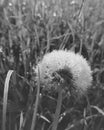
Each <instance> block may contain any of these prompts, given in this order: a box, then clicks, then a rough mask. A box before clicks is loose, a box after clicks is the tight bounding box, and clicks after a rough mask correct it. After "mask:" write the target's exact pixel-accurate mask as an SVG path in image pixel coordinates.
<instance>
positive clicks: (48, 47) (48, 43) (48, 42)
mask: <svg viewBox="0 0 104 130" xmlns="http://www.w3.org/2000/svg"><path fill="white" fill-rule="evenodd" d="M49 49H50V31H49V25H47V47H46V53H47V52H48V51H49Z"/></svg>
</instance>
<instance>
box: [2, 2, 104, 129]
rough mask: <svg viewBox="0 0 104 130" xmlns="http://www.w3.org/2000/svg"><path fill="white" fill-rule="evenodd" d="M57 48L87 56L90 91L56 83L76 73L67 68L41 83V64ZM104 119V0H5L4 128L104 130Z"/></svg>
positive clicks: (3, 17) (3, 9) (3, 8)
mask: <svg viewBox="0 0 104 130" xmlns="http://www.w3.org/2000/svg"><path fill="white" fill-rule="evenodd" d="M53 50H57V51H58V50H63V51H64V50H65V51H69V52H70V51H72V52H74V53H75V54H77V53H78V54H80V55H82V56H83V57H84V58H85V59H86V60H85V61H87V62H88V64H89V67H90V68H91V71H92V79H93V80H92V82H91V85H90V87H89V88H88V90H87V92H86V93H85V94H82V96H80V91H79V92H78V93H77V94H75V93H76V92H75V91H74V89H73V90H72V91H71V88H70V89H66V87H64V86H63V87H62V89H63V91H64V92H63V93H61V94H62V95H61V94H59V93H58V91H60V90H58V89H57V88H54V87H53V86H54V84H55V83H56V84H57V85H56V84H55V85H56V86H60V84H61V83H62V82H63V81H65V82H66V81H67V78H68V77H71V74H70V75H68V74H69V73H68V72H66V70H67V69H66V70H65V71H63V70H61V72H55V74H56V76H53V77H55V79H54V80H55V81H53V82H51V85H50V84H45V83H43V84H41V73H40V70H39V68H38V65H39V63H40V61H42V59H43V57H44V55H46V54H47V53H50V52H53ZM69 60H70V59H69ZM50 63H52V61H51V59H50ZM52 64H55V63H52ZM36 68H38V69H37V73H38V76H37V73H36ZM72 69H73V67H72ZM72 71H73V70H72ZM73 75H74V74H73ZM73 75H72V76H73ZM85 75H86V74H84V73H83V76H85ZM71 78H72V77H71ZM88 78H89V77H88ZM82 79H83V77H82ZM86 80H87V79H86ZM81 82H82V81H81ZM85 82H87V81H85ZM69 84H70V86H71V85H72V84H71V82H69V80H68V85H69ZM45 85H46V86H48V87H46V86H45ZM66 86H67V85H66ZM72 86H73V85H72ZM73 91H74V92H73ZM61 96H62V97H61ZM61 99H62V101H61ZM58 103H59V104H58ZM57 104H58V105H59V106H60V107H59V106H58V105H57ZM103 122H104V1H103V0H0V130H103V129H104V123H103Z"/></svg>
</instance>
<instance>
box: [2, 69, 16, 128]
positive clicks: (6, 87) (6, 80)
mask: <svg viewBox="0 0 104 130" xmlns="http://www.w3.org/2000/svg"><path fill="white" fill-rule="evenodd" d="M13 72H14V71H13V70H9V71H8V73H7V76H6V79H5V84H4V96H3V117H2V120H3V123H2V130H6V111H7V99H8V90H9V81H10V77H11V75H12V73H13Z"/></svg>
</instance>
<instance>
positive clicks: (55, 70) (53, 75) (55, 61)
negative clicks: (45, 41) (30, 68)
mask: <svg viewBox="0 0 104 130" xmlns="http://www.w3.org/2000/svg"><path fill="white" fill-rule="evenodd" d="M38 66H39V70H40V82H41V83H42V84H44V85H45V87H47V86H48V87H49V88H50V87H55V89H57V91H58V99H57V106H56V112H55V117H54V120H53V126H52V130H56V129H57V125H58V119H59V114H60V110H61V104H62V93H63V89H64V88H66V87H67V88H68V90H69V91H70V92H71V88H74V91H78V94H79V95H82V94H83V93H84V92H86V90H87V88H88V87H89V86H90V85H91V81H92V75H91V73H92V72H91V69H90V66H89V65H88V62H87V61H86V59H84V58H83V57H82V56H81V55H79V54H75V53H74V52H71V51H64V50H58V51H56V50H54V51H53V52H51V53H48V54H46V55H45V56H44V57H43V59H42V61H41V62H40V63H39V64H38ZM36 74H37V67H36ZM55 83H56V84H55ZM57 83H58V84H57ZM56 86H57V87H56Z"/></svg>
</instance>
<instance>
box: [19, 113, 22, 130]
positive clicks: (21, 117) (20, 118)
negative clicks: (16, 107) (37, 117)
mask: <svg viewBox="0 0 104 130" xmlns="http://www.w3.org/2000/svg"><path fill="white" fill-rule="evenodd" d="M22 124H23V112H22V111H21V113H20V126H19V130H21V128H22Z"/></svg>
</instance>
